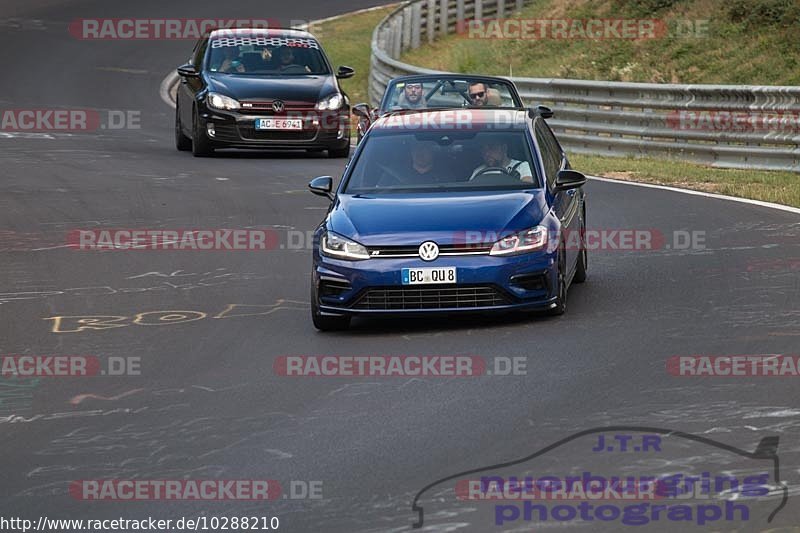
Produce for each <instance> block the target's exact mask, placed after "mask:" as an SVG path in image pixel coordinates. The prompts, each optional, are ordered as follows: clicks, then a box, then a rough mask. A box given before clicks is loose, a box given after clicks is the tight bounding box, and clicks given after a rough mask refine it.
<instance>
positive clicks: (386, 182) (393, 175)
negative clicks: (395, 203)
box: [375, 165, 407, 187]
mask: <svg viewBox="0 0 800 533" xmlns="http://www.w3.org/2000/svg"><path fill="white" fill-rule="evenodd" d="M378 167H379V168H380V169H381V171H382V175H381V177H380V179H379V180H378V181H377V182H376V183H375V187H392V186H395V185H407V182H406V181H405V180H404V179H403V178H402V177H400V175H399V174H397V172H395V171H394V169H392V168H389V167H387V166H386V165H378Z"/></svg>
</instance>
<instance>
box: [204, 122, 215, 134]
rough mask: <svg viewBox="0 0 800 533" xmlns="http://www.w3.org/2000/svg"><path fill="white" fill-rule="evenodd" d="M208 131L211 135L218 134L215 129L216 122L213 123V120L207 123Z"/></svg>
mask: <svg viewBox="0 0 800 533" xmlns="http://www.w3.org/2000/svg"><path fill="white" fill-rule="evenodd" d="M206 132H207V133H208V136H209V137H213V136H214V135H215V134H216V132H215V131H214V124H212V123H211V122H209V123H208V124H206Z"/></svg>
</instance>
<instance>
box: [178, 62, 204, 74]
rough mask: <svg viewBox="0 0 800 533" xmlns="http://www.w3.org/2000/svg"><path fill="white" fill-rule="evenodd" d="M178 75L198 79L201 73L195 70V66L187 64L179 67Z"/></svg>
mask: <svg viewBox="0 0 800 533" xmlns="http://www.w3.org/2000/svg"><path fill="white" fill-rule="evenodd" d="M178 75H179V76H182V77H184V78H197V77H198V76H200V73H199V72H197V69H196V68H194V65H192V64H191V63H186V64H185V65H181V66H179V67H178Z"/></svg>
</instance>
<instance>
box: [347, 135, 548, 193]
mask: <svg viewBox="0 0 800 533" xmlns="http://www.w3.org/2000/svg"><path fill="white" fill-rule="evenodd" d="M352 165H353V168H352V171H351V173H350V176H349V179H348V180H347V183H346V184H345V188H344V190H343V192H345V193H347V194H363V193H392V192H398V193H401V192H410V191H415V192H416V191H418V192H440V191H444V190H470V189H480V190H506V189H508V190H520V189H530V188H533V187H539V186H540V185H539V184H540V183H541V180H540V179H539V177H538V174H537V172H536V165H535V164H534V160H533V157H532V156H531V151H530V148H529V144H528V142H527V140H526V135H525V132H524V131H523V130H490V131H477V132H475V131H467V132H464V131H436V132H418V133H415V132H408V131H399V132H398V131H373V132H372V134H371V135H369V136H368V138H367V139H365V142H364V146H363V148H362V151H361V154H360V155H359V157H358V158H357V159H356V160H355V161H354V162H353V163H352Z"/></svg>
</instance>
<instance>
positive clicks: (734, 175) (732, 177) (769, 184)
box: [569, 154, 800, 207]
mask: <svg viewBox="0 0 800 533" xmlns="http://www.w3.org/2000/svg"><path fill="white" fill-rule="evenodd" d="M569 160H570V163H571V164H572V166H573V168H575V169H576V170H580V171H581V172H585V173H586V174H591V175H593V176H602V177H607V178H615V179H620V180H628V181H640V182H645V183H655V184H659V185H669V186H672V187H681V188H684V189H692V190H696V191H704V192H713V193H717V194H726V195H728V196H738V197H740V198H751V199H754V200H762V201H764V202H773V203H776V204H784V205H790V206H793V207H800V175H798V174H795V173H793V172H778V171H775V172H772V171H753V170H739V169H721V168H712V167H708V166H705V165H699V164H696V163H687V162H680V161H666V160H662V159H649V158H642V159H639V158H632V157H630V158H629V157H603V156H592V155H581V154H573V155H570V156H569Z"/></svg>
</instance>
